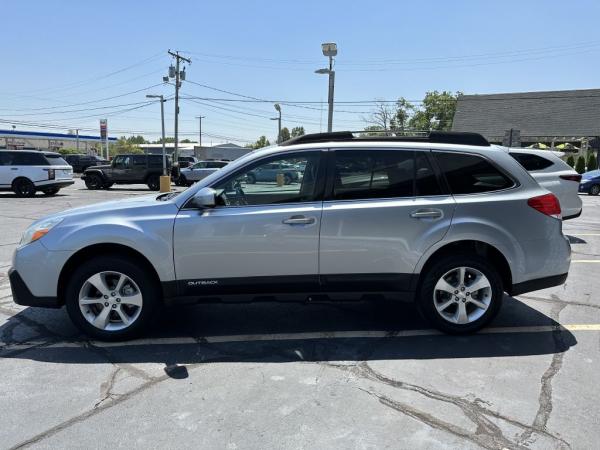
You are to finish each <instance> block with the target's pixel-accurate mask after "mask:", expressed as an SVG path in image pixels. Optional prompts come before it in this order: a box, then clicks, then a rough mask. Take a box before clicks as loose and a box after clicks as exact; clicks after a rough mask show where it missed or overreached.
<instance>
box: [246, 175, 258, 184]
mask: <svg viewBox="0 0 600 450" xmlns="http://www.w3.org/2000/svg"><path fill="white" fill-rule="evenodd" d="M246 183H248V184H255V183H256V177H255V176H254V175H253V174H251V173H249V174H248V175H246Z"/></svg>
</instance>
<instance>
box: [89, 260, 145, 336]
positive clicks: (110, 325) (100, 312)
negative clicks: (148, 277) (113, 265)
mask: <svg viewBox="0 0 600 450" xmlns="http://www.w3.org/2000/svg"><path fill="white" fill-rule="evenodd" d="M142 306H143V297H142V292H141V290H140V288H139V287H138V285H137V284H136V283H135V281H133V280H132V279H131V278H130V277H128V276H127V275H125V274H122V273H120V272H99V273H96V274H95V275H92V276H91V277H89V278H88V279H87V280H86V281H85V282H84V283H83V286H82V287H81V289H80V291H79V309H80V310H81V314H82V315H83V317H84V318H85V319H86V320H87V321H88V322H89V323H90V324H92V325H93V326H94V327H96V328H98V329H100V330H104V331H119V330H124V329H125V328H128V327H130V326H131V325H132V324H133V323H134V322H135V321H136V320H137V319H138V318H139V316H140V313H141V311H142Z"/></svg>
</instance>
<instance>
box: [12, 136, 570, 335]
mask: <svg viewBox="0 0 600 450" xmlns="http://www.w3.org/2000/svg"><path fill="white" fill-rule="evenodd" d="M284 164H285V165H288V164H291V165H295V166H296V167H299V166H301V165H304V170H303V173H302V174H301V175H302V176H301V177H299V179H301V183H298V184H295V185H293V184H292V185H282V184H281V183H278V182H277V181H273V177H271V176H270V177H268V180H270V181H268V182H265V183H264V185H263V186H259V185H253V184H249V183H248V174H250V173H256V172H257V171H258V172H260V170H258V169H261V170H262V169H269V170H271V168H272V167H273V166H276V165H277V166H279V165H284ZM570 254H571V249H570V245H569V241H568V240H567V238H566V237H565V236H564V235H563V233H562V221H561V208H560V203H559V201H558V199H557V197H556V196H555V195H554V194H552V193H550V192H548V191H547V190H546V189H544V188H542V187H540V185H539V184H538V183H537V182H536V181H535V180H534V179H533V178H532V177H531V176H530V175H529V174H528V173H527V171H526V170H525V169H524V168H523V167H522V166H521V165H520V164H519V163H518V162H517V161H516V160H514V159H513V158H511V157H510V156H509V154H508V153H507V152H506V151H504V150H503V149H502V148H500V147H497V146H490V145H489V144H488V142H487V141H486V140H485V139H484V138H483V137H482V136H480V135H476V134H471V133H441V132H432V133H430V135H429V137H428V138H424V137H421V138H413V139H412V140H407V138H406V137H389V138H387V139H386V138H382V137H377V136H374V137H354V135H353V134H352V133H350V132H338V133H323V134H316V135H305V136H301V137H298V138H294V139H291V140H289V141H287V142H286V143H284V144H283V145H280V146H278V147H269V148H264V149H261V150H257V151H255V152H252V153H249V154H247V155H245V156H243V157H241V158H239V159H237V160H236V161H234V162H232V163H231V164H229V165H227V166H225V167H224V168H223V169H221V170H219V171H217V172H214V173H213V174H211V175H209V176H208V177H206V178H204V179H203V180H201V181H199V182H198V183H196V184H195V185H194V186H192V187H191V188H189V189H187V190H185V191H183V192H181V193H163V194H159V195H155V196H147V197H142V198H140V197H136V198H132V199H120V200H118V201H113V202H108V203H101V204H96V205H92V206H87V207H84V208H77V209H73V210H70V211H63V212H60V213H57V214H54V215H51V216H48V217H45V218H43V219H41V220H38V221H36V222H34V223H33V224H32V225H31V226H30V227H29V228H28V229H27V230H26V231H25V233H24V234H23V237H22V239H21V243H20V244H19V246H18V248H17V249H16V251H15V254H14V257H13V264H12V268H11V269H10V270H9V279H10V283H11V287H12V292H13V299H14V301H15V302H16V303H18V304H20V305H27V306H44V307H60V306H62V305H66V309H67V312H68V314H69V316H70V317H71V319H72V320H73V322H74V323H75V324H76V325H77V326H78V327H79V328H80V329H81V330H83V331H84V332H85V333H87V334H88V335H90V336H93V337H95V338H98V339H107V340H118V339H127V338H132V337H134V336H137V335H139V334H140V333H141V332H142V330H143V329H144V328H145V327H146V326H148V325H149V324H150V323H151V322H152V321H153V319H154V318H155V317H156V316H157V314H158V312H159V310H160V308H161V307H162V305H165V304H166V305H175V304H179V303H190V302H195V301H200V302H202V301H213V300H215V299H216V298H221V299H232V298H233V299H235V300H236V301H240V300H265V299H275V298H278V299H281V300H294V301H310V300H312V299H314V298H319V299H320V300H325V299H329V300H332V301H337V300H345V301H346V300H359V299H388V300H390V301H391V300H402V299H404V300H408V299H411V300H414V301H415V302H416V304H417V307H418V309H419V310H420V311H421V313H422V314H423V315H424V316H425V317H426V318H427V319H428V320H430V321H431V323H432V324H433V325H435V326H436V327H438V328H439V329H441V330H443V331H446V332H449V333H469V332H474V331H475V330H478V329H480V328H481V327H483V326H484V325H486V324H487V323H489V322H490V321H491V320H492V319H493V318H494V317H495V316H496V314H497V313H498V310H499V309H500V306H501V303H502V298H503V292H507V293H508V294H511V295H517V294H522V293H525V292H529V291H534V290H537V289H543V288H547V287H551V286H556V285H560V284H562V283H564V282H565V280H566V278H567V274H568V271H569V265H570ZM41 267H43V270H40V268H41Z"/></svg>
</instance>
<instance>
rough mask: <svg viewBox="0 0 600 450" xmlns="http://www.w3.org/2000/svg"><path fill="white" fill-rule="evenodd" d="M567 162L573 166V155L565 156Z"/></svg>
mask: <svg viewBox="0 0 600 450" xmlns="http://www.w3.org/2000/svg"><path fill="white" fill-rule="evenodd" d="M567 164H568V165H570V166H571V167H575V158H573V155H569V157H568V158H567Z"/></svg>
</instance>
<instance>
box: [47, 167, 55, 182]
mask: <svg viewBox="0 0 600 450" xmlns="http://www.w3.org/2000/svg"><path fill="white" fill-rule="evenodd" d="M54 177H55V172H54V169H48V179H49V180H54Z"/></svg>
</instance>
